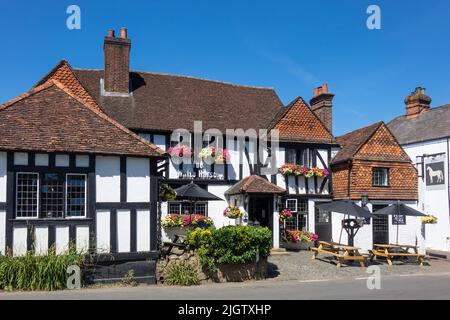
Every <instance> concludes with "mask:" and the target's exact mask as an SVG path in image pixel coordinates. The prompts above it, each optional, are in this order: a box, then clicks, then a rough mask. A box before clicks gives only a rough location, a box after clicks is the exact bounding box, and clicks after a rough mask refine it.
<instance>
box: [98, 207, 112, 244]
mask: <svg viewBox="0 0 450 320" xmlns="http://www.w3.org/2000/svg"><path fill="white" fill-rule="evenodd" d="M110 219H111V212H110V211H109V210H98V211H97V222H96V235H97V253H109V252H110V251H111V239H110V233H111V224H110Z"/></svg>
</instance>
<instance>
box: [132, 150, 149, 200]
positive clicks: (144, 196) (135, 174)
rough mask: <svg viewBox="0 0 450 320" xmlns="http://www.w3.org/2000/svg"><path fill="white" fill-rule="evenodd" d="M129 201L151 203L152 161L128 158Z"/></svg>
mask: <svg viewBox="0 0 450 320" xmlns="http://www.w3.org/2000/svg"><path fill="white" fill-rule="evenodd" d="M127 201H128V202H150V159H147V158H127Z"/></svg>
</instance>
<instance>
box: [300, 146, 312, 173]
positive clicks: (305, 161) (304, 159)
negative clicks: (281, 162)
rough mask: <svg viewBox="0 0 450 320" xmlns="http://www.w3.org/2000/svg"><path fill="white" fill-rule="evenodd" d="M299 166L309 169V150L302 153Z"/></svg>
mask: <svg viewBox="0 0 450 320" xmlns="http://www.w3.org/2000/svg"><path fill="white" fill-rule="evenodd" d="M300 164H301V165H302V166H304V167H308V168H309V167H311V152H310V150H309V149H305V150H303V151H302V157H301V159H300Z"/></svg>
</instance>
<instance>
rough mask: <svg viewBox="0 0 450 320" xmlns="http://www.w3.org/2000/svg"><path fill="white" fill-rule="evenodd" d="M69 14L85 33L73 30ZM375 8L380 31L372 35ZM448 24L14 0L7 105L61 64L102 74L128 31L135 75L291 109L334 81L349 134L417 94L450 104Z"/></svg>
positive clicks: (406, 5) (440, 0)
mask: <svg viewBox="0 0 450 320" xmlns="http://www.w3.org/2000/svg"><path fill="white" fill-rule="evenodd" d="M70 4H77V5H79V6H80V8H81V17H82V25H81V27H82V28H81V30H73V31H70V30H68V29H67V28H66V19H67V17H68V15H67V14H66V9H67V7H68V6H69V5H70ZM370 4H377V5H379V6H380V7H381V12H382V29H381V30H374V31H371V30H369V29H367V27H366V20H367V17H368V15H367V14H366V9H367V7H368V6H369V5H370ZM449 14H450V1H448V0H431V1H418V0H417V1H416V0H414V1H411V0H410V1H406V0H397V1H392V0H389V1H385V0H372V1H365V0H340V1H334V0H322V1H306V0H303V1H300V0H295V1H263V0H258V1H254V0H249V1H242V0H241V1H238V0H226V1H225V0H223V1H211V0H209V1H207V0H195V1H170V0H168V1H161V0H158V1H156V0H150V1H143V0H142V1H139V0H136V1H123V0H122V1H119V0H109V1H92V0H91V1H81V0H72V1H65V0H58V1H50V0H47V1H33V2H32V3H31V2H30V1H8V2H6V1H3V3H2V4H1V7H0V30H1V34H2V46H1V48H2V50H0V70H1V72H0V102H4V101H7V100H9V99H11V98H13V97H15V96H17V95H19V94H21V93H23V92H24V91H26V90H28V89H29V88H30V87H31V86H32V85H33V84H34V83H35V82H36V81H37V80H38V79H39V78H40V77H42V76H43V75H44V74H46V73H47V72H48V71H49V70H50V69H51V68H52V67H53V66H54V65H55V64H56V63H57V62H58V61H59V60H60V59H62V58H65V59H67V60H69V62H70V63H71V64H72V66H74V67H80V68H103V37H104V36H105V35H106V33H107V30H108V29H109V28H115V29H116V30H118V29H119V28H120V27H123V26H126V27H127V28H128V29H129V36H130V38H131V39H132V58H131V59H132V60H131V66H132V69H134V70H145V71H154V72H163V73H174V74H182V75H190V76H196V77H201V78H207V79H215V80H221V81H227V82H233V83H238V84H248V85H254V86H264V87H274V88H275V89H276V91H277V93H278V95H279V96H280V98H281V100H282V101H283V103H285V104H288V103H289V102H290V101H291V100H293V99H294V98H295V97H296V96H302V97H303V98H305V100H308V101H309V99H310V98H311V96H312V92H313V88H314V87H315V86H318V85H320V84H321V83H322V82H327V83H328V84H329V87H330V90H331V91H332V92H333V93H335V94H336V97H335V103H334V128H335V134H337V135H339V134H342V133H344V132H348V131H350V130H353V129H356V128H358V127H361V126H364V125H367V124H370V123H373V122H376V121H379V120H384V121H389V120H391V119H392V118H394V117H395V116H397V115H400V114H402V113H404V103H403V100H404V98H405V96H406V95H407V94H409V93H410V92H411V91H413V89H414V88H415V87H416V86H424V87H426V88H427V92H428V94H429V95H430V96H431V97H432V98H433V104H432V105H433V106H438V105H442V104H446V103H450V59H449V56H450V41H449V35H450V19H448V16H449Z"/></svg>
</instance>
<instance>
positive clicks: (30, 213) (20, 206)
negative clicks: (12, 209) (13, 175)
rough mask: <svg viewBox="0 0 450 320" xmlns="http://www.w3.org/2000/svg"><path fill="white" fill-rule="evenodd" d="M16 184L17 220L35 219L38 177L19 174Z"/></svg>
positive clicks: (37, 200)
mask: <svg viewBox="0 0 450 320" xmlns="http://www.w3.org/2000/svg"><path fill="white" fill-rule="evenodd" d="M16 183H17V185H16V203H17V207H16V215H17V218H37V217H38V202H39V198H38V188H39V175H38V174H37V173H20V172H19V173H17V182H16Z"/></svg>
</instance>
